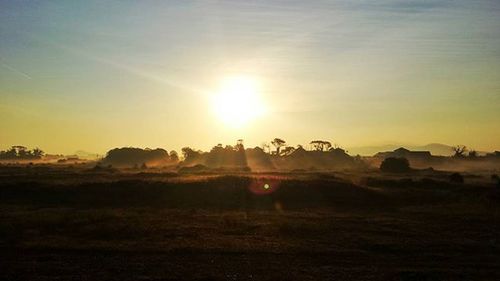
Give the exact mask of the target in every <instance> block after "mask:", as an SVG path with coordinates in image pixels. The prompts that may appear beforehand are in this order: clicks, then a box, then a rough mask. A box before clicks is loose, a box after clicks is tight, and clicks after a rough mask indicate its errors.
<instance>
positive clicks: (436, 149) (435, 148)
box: [347, 143, 453, 156]
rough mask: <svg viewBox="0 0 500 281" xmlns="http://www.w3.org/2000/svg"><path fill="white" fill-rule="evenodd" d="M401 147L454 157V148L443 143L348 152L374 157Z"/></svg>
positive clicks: (368, 148)
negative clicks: (379, 153)
mask: <svg viewBox="0 0 500 281" xmlns="http://www.w3.org/2000/svg"><path fill="white" fill-rule="evenodd" d="M400 147H404V148H407V149H409V150H412V151H430V152H431V154H432V155H442V156H451V155H453V151H452V149H451V148H452V147H451V146H450V145H446V144H441V143H430V144H426V145H420V146H415V145H404V144H387V145H380V146H360V147H351V148H348V149H347V150H348V151H349V154H350V155H356V154H359V155H363V156H372V155H375V154H376V153H378V152H385V151H393V150H395V149H398V148H400Z"/></svg>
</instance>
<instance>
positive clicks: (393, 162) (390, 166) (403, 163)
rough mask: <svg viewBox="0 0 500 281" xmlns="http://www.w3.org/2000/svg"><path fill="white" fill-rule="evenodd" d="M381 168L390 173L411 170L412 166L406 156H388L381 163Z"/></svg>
mask: <svg viewBox="0 0 500 281" xmlns="http://www.w3.org/2000/svg"><path fill="white" fill-rule="evenodd" d="M380 170H381V171H382V172H389V173H404V172H409V171H411V168H410V162H408V159H406V158H396V157H388V158H386V159H384V161H382V163H381V164H380Z"/></svg>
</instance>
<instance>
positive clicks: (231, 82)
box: [213, 75, 265, 128]
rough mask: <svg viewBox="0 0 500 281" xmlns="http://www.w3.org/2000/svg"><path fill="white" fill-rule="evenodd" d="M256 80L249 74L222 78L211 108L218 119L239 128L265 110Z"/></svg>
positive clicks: (259, 115)
mask: <svg viewBox="0 0 500 281" xmlns="http://www.w3.org/2000/svg"><path fill="white" fill-rule="evenodd" d="M259 86H260V85H259V83H258V81H257V80H256V79H255V78H253V77H249V76H243V75H239V76H229V77H226V78H224V79H223V80H222V81H221V83H220V87H219V90H218V91H217V93H216V94H215V95H214V97H213V109H214V112H215V114H216V115H217V117H218V118H219V120H220V121H222V122H223V123H225V124H226V125H229V126H231V127H234V128H240V127H243V126H244V125H246V124H248V123H249V122H251V121H253V120H255V119H257V118H259V117H261V116H262V115H263V114H264V112H265V106H264V103H263V102H262V100H261V93H260V87H259Z"/></svg>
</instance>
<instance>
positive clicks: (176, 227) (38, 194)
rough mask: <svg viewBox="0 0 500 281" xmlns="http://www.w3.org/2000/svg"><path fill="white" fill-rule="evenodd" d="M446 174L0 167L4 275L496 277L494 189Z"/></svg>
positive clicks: (498, 198)
mask: <svg viewBox="0 0 500 281" xmlns="http://www.w3.org/2000/svg"><path fill="white" fill-rule="evenodd" d="M447 179H448V178H447V174H446V173H438V172H432V173H427V174H425V173H416V172H415V173H412V174H405V175H382V174H380V173H378V172H376V171H371V172H366V173H355V172H352V173H347V172H344V173H302V174H287V173H274V174H239V175H216V174H210V175H177V174H175V173H149V172H141V173H119V172H115V173H108V172H102V171H99V172H97V171H89V170H84V169H65V168H61V167H59V168H57V167H51V166H47V167H36V165H35V167H27V168H26V167H5V166H4V167H1V169H0V247H1V251H0V260H1V262H0V279H1V280H332V279H337V280H346V279H347V280H352V279H362V280H499V279H500V239H499V238H498V237H500V190H499V189H498V188H497V187H496V186H495V185H494V184H493V183H491V182H490V179H489V177H488V175H482V176H472V175H471V176H469V177H466V182H465V184H452V183H449V182H448V180H447ZM266 184H267V186H266Z"/></svg>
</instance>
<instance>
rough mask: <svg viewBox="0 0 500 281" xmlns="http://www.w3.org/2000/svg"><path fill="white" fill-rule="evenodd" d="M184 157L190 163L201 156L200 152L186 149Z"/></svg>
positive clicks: (183, 150) (183, 149) (184, 149)
mask: <svg viewBox="0 0 500 281" xmlns="http://www.w3.org/2000/svg"><path fill="white" fill-rule="evenodd" d="M182 156H183V157H184V161H186V162H189V161H193V160H195V159H196V158H198V156H200V152H198V151H195V150H193V149H191V148H190V147H184V148H182Z"/></svg>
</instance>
